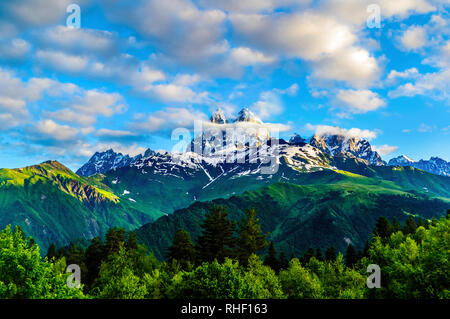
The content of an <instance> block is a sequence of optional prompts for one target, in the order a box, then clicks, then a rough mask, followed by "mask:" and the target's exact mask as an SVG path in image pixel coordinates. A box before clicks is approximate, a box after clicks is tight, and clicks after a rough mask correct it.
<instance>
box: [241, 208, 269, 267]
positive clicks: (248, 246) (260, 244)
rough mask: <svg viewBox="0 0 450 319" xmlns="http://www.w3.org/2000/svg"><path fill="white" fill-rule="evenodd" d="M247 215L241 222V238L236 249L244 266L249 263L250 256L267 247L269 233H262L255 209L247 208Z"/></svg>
mask: <svg viewBox="0 0 450 319" xmlns="http://www.w3.org/2000/svg"><path fill="white" fill-rule="evenodd" d="M245 215H246V217H245V218H244V219H242V220H241V221H240V222H239V238H238V246H237V250H236V255H237V256H238V258H239V263H240V264H241V265H244V266H246V265H247V264H248V258H249V257H250V256H251V255H252V254H256V253H257V252H258V251H260V250H262V249H264V248H266V246H267V241H266V237H267V236H268V235H269V234H265V235H264V234H263V233H262V231H261V225H260V224H259V218H257V217H256V210H255V209H253V208H252V209H247V210H246V211H245Z"/></svg>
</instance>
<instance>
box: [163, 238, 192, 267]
mask: <svg viewBox="0 0 450 319" xmlns="http://www.w3.org/2000/svg"><path fill="white" fill-rule="evenodd" d="M167 257H168V259H169V261H171V262H172V261H173V260H177V261H178V262H180V265H181V267H182V268H183V269H184V270H188V268H189V266H190V265H191V264H193V263H194V260H195V247H194V244H193V243H192V241H191V236H189V234H188V232H186V231H185V230H184V229H178V230H177V232H176V233H175V237H174V239H173V242H172V246H170V247H169V254H168V256H167Z"/></svg>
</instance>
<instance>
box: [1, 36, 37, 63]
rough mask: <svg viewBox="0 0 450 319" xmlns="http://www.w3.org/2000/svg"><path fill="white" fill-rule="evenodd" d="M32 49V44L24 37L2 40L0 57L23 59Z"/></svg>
mask: <svg viewBox="0 0 450 319" xmlns="http://www.w3.org/2000/svg"><path fill="white" fill-rule="evenodd" d="M29 50H30V44H29V43H28V42H27V41H25V40H23V39H19V38H17V39H10V40H8V41H2V42H0V59H4V60H23V59H24V58H25V56H26V54H27V53H28V52H29Z"/></svg>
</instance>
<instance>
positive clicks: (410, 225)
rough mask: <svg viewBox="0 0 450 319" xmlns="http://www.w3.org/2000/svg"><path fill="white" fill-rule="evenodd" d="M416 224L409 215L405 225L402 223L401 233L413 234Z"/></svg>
mask: <svg viewBox="0 0 450 319" xmlns="http://www.w3.org/2000/svg"><path fill="white" fill-rule="evenodd" d="M416 229H417V225H416V221H415V220H414V217H412V216H409V218H408V219H407V220H406V222H405V225H403V234H405V235H408V234H414V233H415V232H416Z"/></svg>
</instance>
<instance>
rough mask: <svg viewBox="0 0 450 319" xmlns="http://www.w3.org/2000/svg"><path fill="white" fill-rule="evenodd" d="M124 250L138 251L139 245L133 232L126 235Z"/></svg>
mask: <svg viewBox="0 0 450 319" xmlns="http://www.w3.org/2000/svg"><path fill="white" fill-rule="evenodd" d="M126 248H127V249H128V250H138V248H139V245H138V242H137V237H136V233H135V232H130V233H129V234H128V239H127V244H126Z"/></svg>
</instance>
